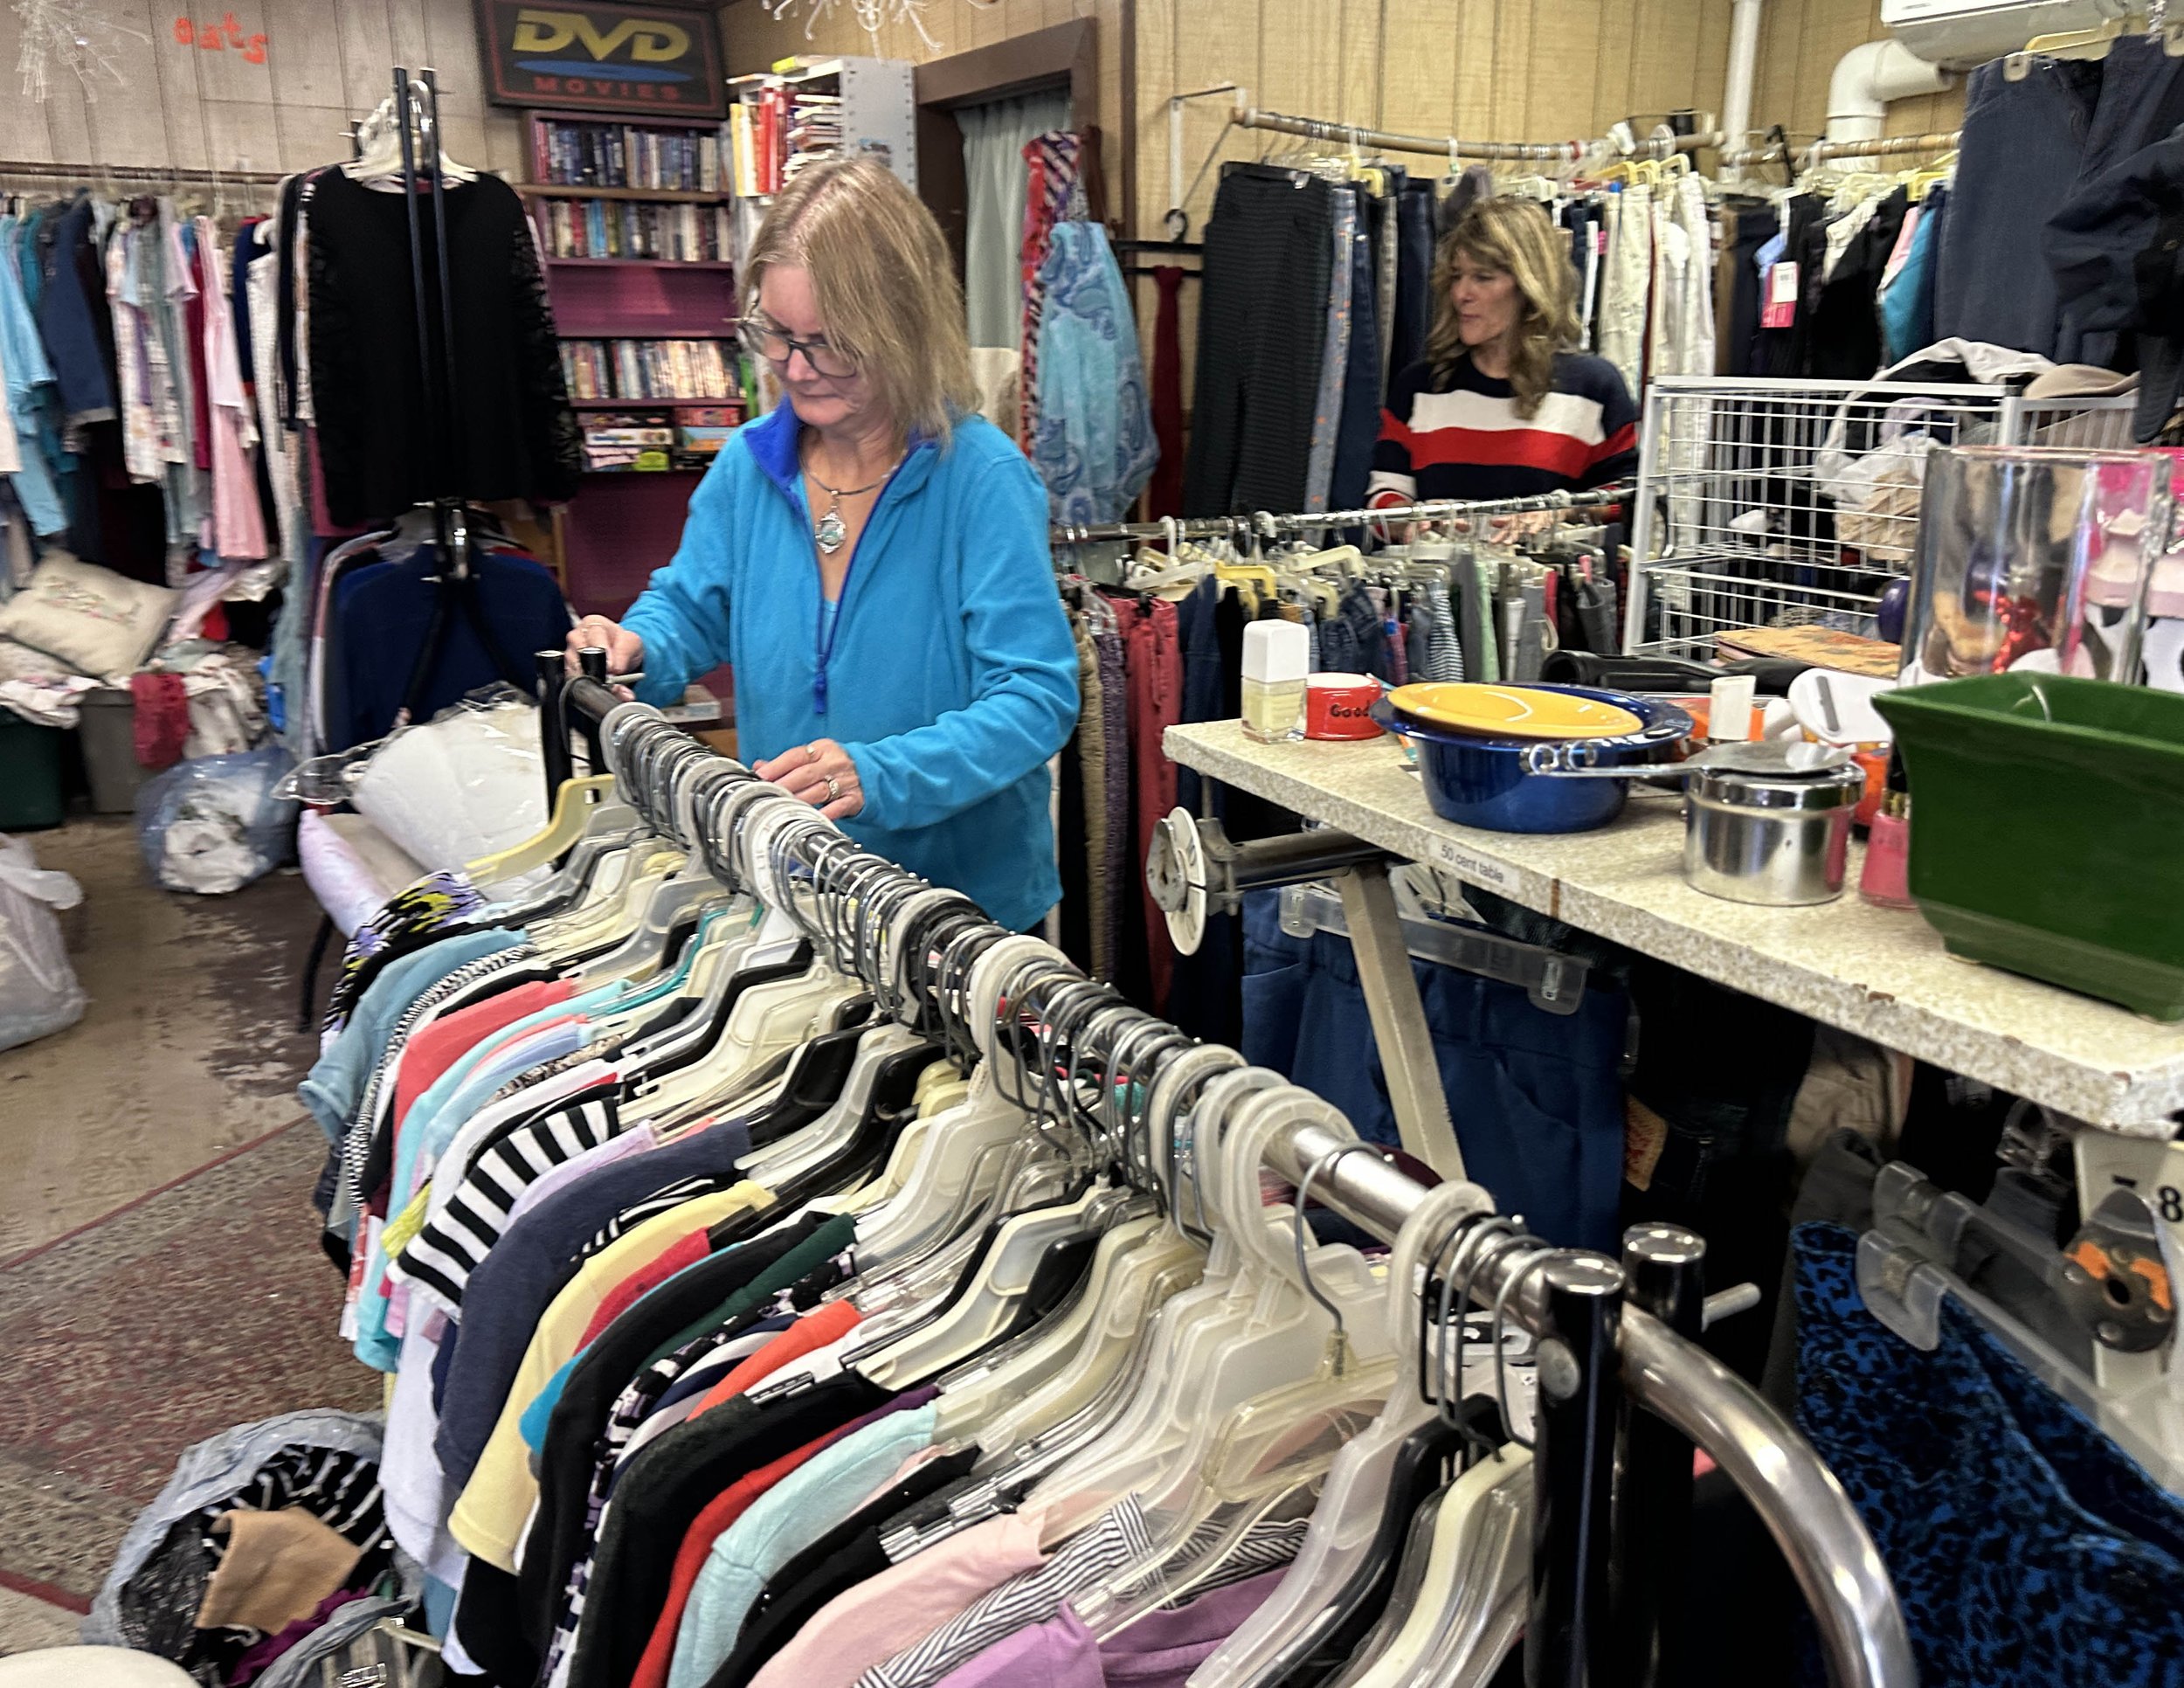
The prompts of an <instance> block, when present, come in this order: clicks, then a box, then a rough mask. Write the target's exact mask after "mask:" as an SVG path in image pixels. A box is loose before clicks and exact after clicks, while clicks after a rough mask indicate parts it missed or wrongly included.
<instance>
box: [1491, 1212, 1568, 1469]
mask: <svg viewBox="0 0 2184 1688" xmlns="http://www.w3.org/2000/svg"><path fill="white" fill-rule="evenodd" d="M1536 1240H1537V1239H1535V1241H1536ZM1565 1252H1566V1250H1565V1249H1558V1248H1555V1247H1553V1246H1552V1245H1551V1244H1545V1243H1543V1244H1541V1245H1540V1246H1539V1247H1538V1249H1534V1250H1533V1251H1532V1252H1531V1254H1529V1255H1527V1256H1524V1259H1522V1260H1520V1261H1518V1262H1517V1264H1516V1265H1514V1266H1512V1267H1511V1268H1510V1269H1509V1272H1508V1274H1507V1276H1504V1277H1503V1279H1502V1287H1501V1289H1500V1290H1498V1291H1497V1292H1496V1295H1495V1297H1494V1318H1493V1322H1492V1323H1491V1324H1489V1325H1488V1326H1487V1331H1488V1334H1489V1336H1490V1337H1491V1338H1492V1339H1493V1343H1494V1406H1495V1410H1496V1412H1498V1413H1499V1414H1500V1415H1501V1418H1502V1435H1503V1436H1504V1437H1506V1438H1507V1439H1508V1440H1509V1441H1510V1442H1515V1443H1516V1444H1517V1446H1518V1447H1520V1448H1530V1447H1531V1445H1532V1443H1531V1437H1530V1436H1520V1435H1517V1429H1516V1427H1515V1426H1514V1425H1512V1424H1511V1423H1510V1417H1509V1359H1508V1357H1507V1354H1506V1353H1505V1352H1504V1350H1503V1342H1502V1321H1503V1318H1506V1317H1507V1315H1508V1311H1509V1301H1510V1296H1511V1295H1512V1294H1514V1293H1515V1291H1516V1289H1517V1283H1519V1281H1520V1280H1522V1279H1523V1277H1524V1275H1525V1274H1526V1273H1527V1272H1532V1271H1537V1270H1538V1269H1539V1268H1541V1267H1543V1266H1545V1264H1546V1263H1548V1262H1549V1261H1551V1260H1552V1259H1553V1258H1554V1257H1555V1256H1557V1255H1559V1254H1563V1253H1565Z"/></svg>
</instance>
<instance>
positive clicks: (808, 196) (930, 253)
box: [743, 158, 978, 445]
mask: <svg viewBox="0 0 2184 1688" xmlns="http://www.w3.org/2000/svg"><path fill="white" fill-rule="evenodd" d="M777 264H779V265H783V266H796V267H799V268H802V269H804V270H806V271H808V272H809V273H810V274H811V277H812V294H813V296H814V297H815V298H816V299H817V300H818V302H819V315H820V317H821V319H822V320H823V321H824V322H826V341H827V343H828V344H829V345H831V346H833V348H834V349H836V350H838V351H840V353H841V354H842V355H843V356H846V357H848V358H850V359H852V360H853V361H854V363H856V365H857V370H858V373H859V374H860V375H861V376H863V377H865V378H866V379H867V380H868V381H869V382H870V383H871V384H872V393H873V398H874V401H875V402H876V403H878V405H880V406H881V409H882V410H883V411H885V412H886V413H887V415H888V418H889V419H891V420H892V421H893V423H894V425H895V432H896V435H897V439H898V442H899V441H900V440H902V439H906V438H908V437H909V435H912V434H922V435H928V436H930V437H932V438H934V439H938V440H940V441H941V443H942V444H943V445H945V444H946V443H947V440H948V437H949V432H950V428H951V426H952V425H953V424H954V423H955V422H956V421H957V419H958V418H960V417H962V416H964V415H965V414H967V413H968V412H971V411H972V410H974V409H976V408H977V405H978V384H977V383H976V382H975V381H974V380H973V379H972V377H971V339H970V335H969V332H968V330H967V329H966V327H965V319H964V303H963V287H962V284H961V283H960V282H958V281H957V280H956V267H955V265H954V264H953V263H951V262H950V259H949V256H948V246H947V243H946V241H944V240H943V239H942V238H941V232H940V225H939V224H938V223H936V222H935V221H934V220H933V214H932V212H931V211H928V210H927V209H926V208H925V205H924V204H923V202H922V201H921V200H920V199H919V198H918V197H917V196H916V194H914V193H912V192H911V191H910V190H909V189H908V188H907V187H905V186H903V184H902V181H901V180H900V179H899V178H898V177H897V176H895V172H894V171H892V170H890V169H888V167H887V166H886V165H884V164H881V163H878V162H877V161H875V160H873V159H870V158H837V159H830V160H828V161H827V162H826V163H821V164H814V165H812V167H811V168H810V169H805V170H803V171H801V172H799V173H798V176H797V177H796V179H795V180H794V181H793V182H791V183H789V185H788V186H787V187H785V188H784V189H783V190H781V194H780V197H778V198H777V199H776V200H775V201H774V203H773V209H772V210H771V211H769V212H768V213H767V214H766V220H765V221H764V223H762V224H760V225H759V227H758V233H757V238H756V239H754V240H753V241H752V242H751V248H750V258H749V259H748V260H746V262H745V265H744V271H743V314H744V315H746V316H750V315H756V314H757V310H758V287H759V284H760V282H761V281H763V280H764V279H765V273H766V272H767V270H768V269H770V268H771V267H772V266H774V265H777Z"/></svg>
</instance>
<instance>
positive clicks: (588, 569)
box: [518, 110, 743, 695]
mask: <svg viewBox="0 0 2184 1688" xmlns="http://www.w3.org/2000/svg"><path fill="white" fill-rule="evenodd" d="M524 121H525V139H526V142H527V143H528V144H527V145H526V146H525V149H524V157H525V161H526V168H527V169H528V171H529V174H531V175H532V176H538V175H540V174H543V173H544V172H543V168H542V167H543V163H544V161H545V159H546V157H547V155H548V151H549V145H548V142H547V140H546V138H545V137H544V135H543V134H542V132H541V129H540V128H539V126H540V125H541V124H542V123H548V122H550V123H557V124H599V125H603V126H605V128H608V129H612V130H635V131H638V132H639V133H640V134H641V133H646V132H653V131H658V132H668V131H673V132H676V133H681V134H688V133H689V132H690V131H693V130H697V131H702V132H703V133H704V134H706V135H709V136H711V137H713V138H714V139H715V141H716V142H717V143H718V145H719V147H720V165H719V169H720V178H719V179H720V182H721V186H720V188H719V190H694V189H689V188H632V187H608V186H593V185H588V184H584V183H568V182H539V181H532V182H529V183H522V184H521V185H520V186H519V188H518V191H519V192H521V193H522V194H523V195H525V196H526V197H527V198H528V199H529V202H530V204H529V209H530V211H531V215H532V218H533V221H534V223H535V224H536V225H537V227H538V230H539V232H540V235H541V239H540V243H539V244H540V246H541V249H542V252H544V249H545V248H546V247H547V246H549V245H550V241H549V239H546V238H545V237H546V236H547V233H548V230H549V224H548V219H547V211H546V207H547V205H548V204H551V203H554V202H563V201H569V200H590V199H597V200H602V201H605V202H609V203H619V204H627V203H637V204H660V205H701V206H704V207H706V208H707V209H706V211H704V212H703V213H702V216H703V217H706V218H711V217H712V216H713V215H714V208H716V207H721V206H726V205H731V204H733V203H734V194H733V192H732V191H731V190H732V187H733V182H732V179H731V177H730V176H729V150H728V134H727V128H726V126H725V125H724V124H722V123H720V122H717V121H713V120H711V119H706V118H672V117H665V116H663V117H659V118H653V117H646V118H645V119H643V120H642V121H639V120H638V119H636V118H633V117H629V116H625V115H624V114H619V113H617V114H608V113H604V112H602V113H584V112H575V111H552V112H546V111H536V110H534V111H529V112H526V113H525V114H524ZM563 144H564V145H565V144H566V142H564V143H563ZM622 163H623V164H624V167H625V169H626V168H628V165H629V161H627V160H624V161H622ZM722 220H723V221H725V219H722ZM715 234H716V236H717V238H718V239H720V240H721V242H722V245H721V246H720V247H719V248H718V250H719V251H720V253H721V255H720V256H719V257H717V258H692V259H681V258H662V257H649V256H648V257H635V256H632V257H622V256H617V255H598V254H593V255H587V256H582V257H578V256H562V255H557V254H555V253H545V255H544V264H545V269H546V277H547V287H548V290H549V294H550V296H551V298H552V301H553V306H554V317H555V327H556V333H557V334H558V335H559V336H560V337H561V338H562V339H563V340H710V341H732V340H733V339H734V336H735V332H736V315H737V303H736V265H735V261H734V257H733V247H732V246H731V245H730V244H729V230H727V229H716V230H715ZM572 403H573V405H574V408H575V409H576V411H577V413H578V416H579V418H580V419H584V418H590V417H594V416H598V415H602V414H608V413H613V412H626V411H654V412H669V413H672V414H675V415H677V416H681V415H682V414H683V413H685V412H691V411H695V410H710V411H718V410H722V409H723V408H727V409H730V410H731V411H734V412H740V411H741V409H742V407H743V395H742V394H741V393H729V394H724V395H722V396H720V397H717V398H579V399H574V400H573V401H572ZM702 473H703V471H702V469H694V468H683V467H674V468H669V469H666V470H656V469H655V470H631V469H594V468H587V469H586V470H585V471H584V478H583V483H582V487H581V489H580V490H579V491H578V493H577V496H576V497H575V498H574V499H572V500H571V501H570V502H569V503H568V504H567V505H566V506H564V507H563V508H561V509H560V510H558V511H556V515H555V521H554V540H555V548H556V550H557V551H558V552H559V553H560V561H561V564H562V573H563V579H564V581H565V583H566V589H567V591H568V595H569V598H570V603H571V604H573V605H575V606H576V608H577V611H578V612H580V613H584V614H590V613H593V612H597V613H599V614H605V615H619V613H620V612H622V611H623V610H625V609H626V608H627V607H628V605H629V602H630V599H631V598H632V597H633V596H634V595H635V593H636V591H639V589H641V587H642V586H643V585H644V582H645V581H646V578H648V577H649V576H650V575H651V573H652V571H653V570H654V569H657V568H660V567H661V566H662V565H664V564H666V563H667V560H668V559H669V558H670V557H673V556H674V551H675V547H676V546H677V544H678V543H680V542H681V534H682V523H683V519H684V515H685V511H686V508H687V507H688V503H689V499H690V490H691V488H692V487H693V486H694V485H695V482H696V480H697V477H698V476H699V475H700V474H702ZM713 689H714V690H715V692H716V693H719V694H722V695H725V691H726V688H724V687H723V686H722V685H720V684H718V683H715V684H714V686H713Z"/></svg>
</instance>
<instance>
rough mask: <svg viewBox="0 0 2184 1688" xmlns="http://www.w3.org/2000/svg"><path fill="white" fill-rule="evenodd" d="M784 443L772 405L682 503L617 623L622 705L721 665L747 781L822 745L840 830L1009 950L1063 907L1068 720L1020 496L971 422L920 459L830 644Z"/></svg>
mask: <svg viewBox="0 0 2184 1688" xmlns="http://www.w3.org/2000/svg"><path fill="white" fill-rule="evenodd" d="M798 432H799V425H798V421H797V418H796V413H795V411H794V409H793V408H792V407H791V406H790V405H782V406H780V407H779V408H778V409H777V410H775V411H773V412H771V413H770V414H768V415H766V416H764V417H763V418H761V419H759V420H757V421H756V422H752V423H750V424H748V425H745V426H743V427H742V428H739V429H737V430H736V433H735V434H734V436H733V437H732V438H730V439H729V442H728V444H727V445H726V446H722V449H721V453H720V455H719V457H718V458H717V459H716V460H715V462H714V464H713V467H711V468H709V469H708V470H707V471H706V473H705V478H704V479H703V480H702V481H700V482H699V483H698V489H697V492H696V493H695V495H693V496H692V498H691V500H690V516H689V520H688V522H686V523H685V524H684V527H683V529H682V544H681V549H680V550H677V551H676V553H675V557H674V562H672V563H670V564H668V565H667V567H666V568H665V569H662V570H660V571H659V572H658V573H656V574H655V575H653V578H652V585H650V587H648V588H647V589H646V592H645V594H644V596H643V597H641V598H639V599H638V600H637V602H636V603H635V604H634V605H632V606H631V607H630V611H629V613H628V614H627V615H626V616H625V617H624V618H623V620H624V624H625V626H627V627H628V628H629V629H630V631H631V632H632V633H637V634H639V636H640V637H641V638H642V639H643V640H644V641H645V675H646V678H645V680H644V682H643V683H642V684H641V685H639V688H638V695H639V697H640V698H641V699H643V700H644V701H645V702H648V703H667V702H673V701H674V700H675V699H677V698H680V697H681V695H682V688H683V687H684V686H685V685H687V684H688V682H689V681H692V680H694V679H695V678H696V677H697V676H698V675H702V674H704V673H706V672H707V671H708V670H709V669H711V668H715V666H717V665H718V664H719V663H721V662H722V661H728V662H730V663H732V664H733V665H734V667H735V669H736V731H737V734H738V735H739V742H740V744H741V745H742V751H741V754H742V755H743V758H744V759H745V760H747V761H752V762H757V761H764V760H765V759H767V758H771V757H777V756H779V755H781V754H782V753H783V752H784V751H789V750H791V749H793V748H794V747H796V746H798V745H800V744H810V743H811V742H812V740H813V739H817V738H833V739H835V740H838V741H840V744H841V746H842V748H843V749H844V750H845V751H847V752H848V753H849V757H850V759H851V760H852V761H853V762H854V764H856V768H857V776H858V780H859V783H860V786H861V788H862V791H863V794H864V807H863V809H862V810H861V811H860V813H858V814H857V815H855V816H854V817H853V818H852V819H850V820H847V821H845V822H843V823H842V830H843V831H845V832H847V834H849V835H850V836H851V837H853V838H854V839H855V840H856V841H858V842H859V843H860V844H862V845H863V846H865V847H866V848H867V849H869V850H873V851H874V852H876V853H877V854H881V855H883V856H885V857H887V858H888V860H889V861H895V862H898V863H900V864H901V865H902V866H903V867H905V868H909V869H910V871H912V872H913V873H916V874H919V875H923V877H925V878H927V879H930V880H931V881H933V882H935V883H936V884H940V885H945V886H948V887H950V888H951V889H956V890H959V891H962V892H963V893H964V895H966V896H970V897H971V898H972V899H973V900H974V901H976V902H977V903H979V904H980V905H981V906H982V907H983V908H984V909H985V911H986V913H987V914H989V915H991V916H992V917H993V918H994V919H995V920H997V921H999V923H1000V924H1002V925H1004V926H1006V927H1009V928H1011V929H1012V930H1023V929H1024V928H1026V927H1028V926H1030V925H1031V924H1033V922H1035V921H1037V920H1038V919H1039V918H1040V916H1042V915H1044V914H1045V913H1046V912H1047V910H1048V909H1050V908H1052V907H1053V906H1054V903H1056V902H1057V901H1058V900H1059V899H1060V897H1061V878H1060V875H1058V874H1057V873H1056V871H1055V868H1054V824H1053V821H1052V820H1051V819H1050V818H1049V816H1048V813H1047V804H1048V800H1049V799H1050V797H1051V795H1052V792H1053V785H1054V782H1053V781H1052V779H1051V778H1049V777H1048V775H1047V761H1048V759H1049V758H1051V757H1053V756H1054V753H1055V752H1056V751H1059V750H1060V749H1061V747H1062V745H1063V744H1066V743H1068V737H1069V733H1070V730H1071V729H1072V728H1074V727H1075V724H1076V718H1077V655H1076V646H1075V642H1074V641H1073V640H1071V638H1070V636H1069V624H1068V618H1067V617H1066V616H1065V615H1064V614H1063V613H1062V609H1061V595H1060V594H1059V593H1058V592H1057V591H1055V590H1054V564H1053V561H1052V557H1051V554H1050V551H1049V549H1048V546H1047V508H1046V499H1045V498H1044V496H1043V495H1041V494H1040V487H1039V480H1038V477H1037V476H1036V475H1034V474H1033V473H1032V470H1031V466H1030V465H1029V464H1028V463H1026V461H1025V460H1024V454H1023V453H1021V452H1019V450H1017V448H1016V446H1014V444H1013V443H1012V442H1011V441H1010V439H1008V437H1007V436H1006V434H1004V433H1002V432H1001V431H1000V430H999V428H996V427H995V426H994V425H992V423H991V422H988V421H986V420H985V419H983V418H981V417H976V416H971V417H965V418H964V419H962V420H960V421H958V422H957V424H956V425H955V427H954V430H953V432H952V434H951V436H950V441H949V443H948V445H947V446H945V447H944V448H943V446H941V445H940V444H939V443H938V442H937V441H936V440H933V439H918V440H917V441H916V443H914V444H913V445H912V446H911V447H910V450H909V455H908V456H906V457H905V458H904V459H903V460H902V465H901V467H898V468H897V469H896V470H895V474H894V476H893V478H892V479H890V480H889V481H888V483H887V484H886V486H884V487H883V488H881V491H880V494H879V496H878V498H877V500H876V501H875V502H874V506H873V510H872V515H871V516H870V517H869V518H868V520H867V523H866V526H865V530H864V533H863V535H862V536H861V537H860V539H859V541H858V543H857V548H856V551H855V553H854V557H852V559H851V563H850V567H849V574H848V578H847V580H846V581H845V582H844V583H843V587H842V596H841V605H840V609H839V610H838V611H837V612H836V615H835V620H834V625H833V632H832V635H831V639H829V638H827V637H825V636H823V635H822V634H821V631H820V626H819V613H820V612H819V569H818V566H817V564H816V561H815V553H814V551H813V548H812V514H811V509H810V507H809V505H808V504H807V503H806V502H805V496H804V484H803V479H804V478H803V474H802V472H801V470H800V468H799V467H798V455H797V441H798ZM731 605H733V614H732V616H731V614H730V606H731ZM830 644H831V650H830V651H828V653H827V654H826V659H825V661H822V660H821V652H822V649H823V648H825V647H827V646H829V645H830Z"/></svg>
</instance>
